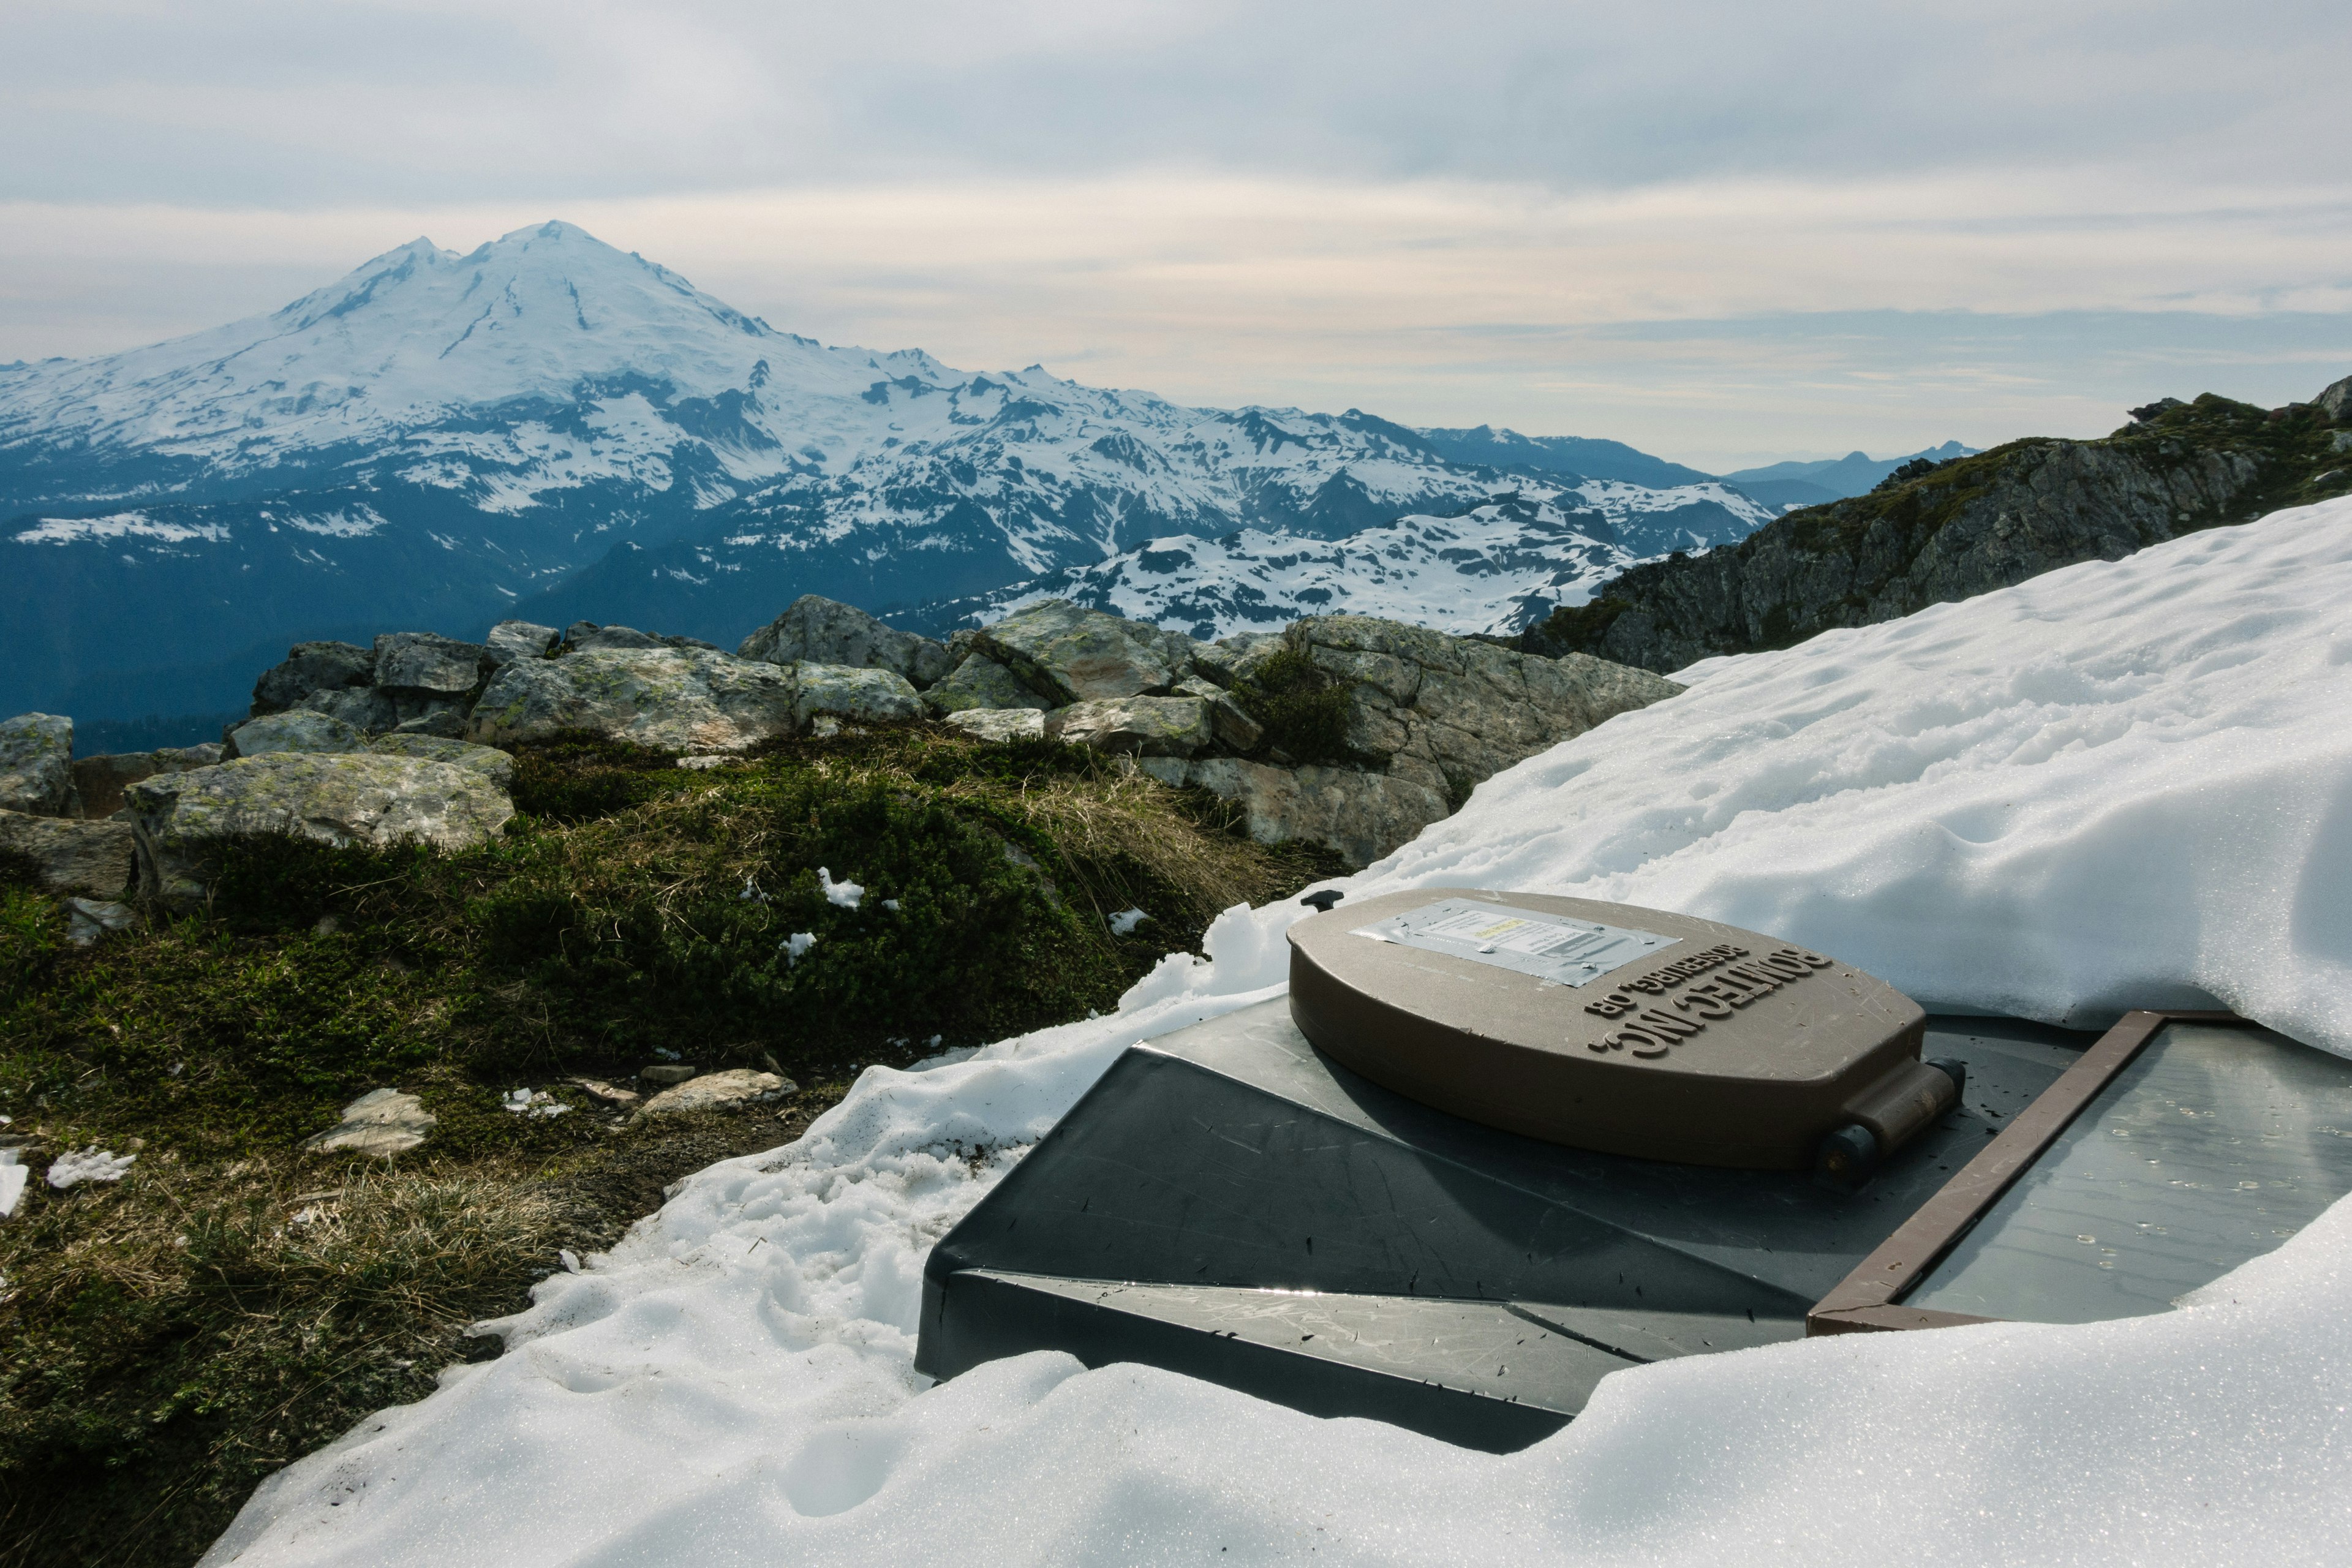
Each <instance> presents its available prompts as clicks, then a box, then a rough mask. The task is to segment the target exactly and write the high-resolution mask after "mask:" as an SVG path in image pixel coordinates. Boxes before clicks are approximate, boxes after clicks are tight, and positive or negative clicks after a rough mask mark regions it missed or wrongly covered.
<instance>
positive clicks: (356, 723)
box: [295, 686, 400, 735]
mask: <svg viewBox="0 0 2352 1568" xmlns="http://www.w3.org/2000/svg"><path fill="white" fill-rule="evenodd" d="M295 706H296V707H297V708H299V709H302V710H305V711H307V712H311V713H324V714H326V715H327V716H328V717H329V718H331V719H340V720H341V721H343V722H344V723H346V724H349V725H350V726H351V727H352V729H354V730H357V731H360V732H361V733H362V734H367V735H376V734H381V733H383V731H386V730H389V729H391V728H392V727H393V726H394V725H395V724H397V723H399V722H400V704H399V703H398V702H396V701H394V700H393V695H392V693H391V692H389V691H383V690H379V689H377V688H375V687H373V686H347V687H344V688H342V689H340V690H335V691H313V692H312V693H310V696H308V697H305V698H304V699H302V700H301V701H299V702H298V703H296V704H295Z"/></svg>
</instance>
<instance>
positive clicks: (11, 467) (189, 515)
mask: <svg viewBox="0 0 2352 1568" xmlns="http://www.w3.org/2000/svg"><path fill="white" fill-rule="evenodd" d="M1571 463H1580V464H1582V465H1583V468H1581V469H1577V470H1573V471H1570V470H1568V469H1565V468H1563V467H1562V466H1563V465H1568V464H1571ZM1531 476H1533V477H1537V478H1540V479H1543V480H1545V481H1546V482H1549V483H1552V484H1556V485H1559V486H1564V487H1570V488H1573V485H1572V484H1571V480H1573V481H1574V483H1575V484H1586V483H1588V482H1589V483H1596V484H1603V485H1617V486H1622V487H1631V488H1632V489H1648V490H1657V489H1672V490H1677V491H1679V490H1685V489H1689V488H1690V487H1692V486H1694V485H1702V484H1703V483H1705V482H1707V481H1705V480H1704V476H1696V471H1695V470H1689V469H1685V468H1681V467H1680V466H1678V465H1674V464H1668V463H1664V461H1663V460H1661V459H1657V458H1651V457H1648V456H1647V455H1646V454H1643V453H1639V452H1636V451H1634V450H1633V448H1632V447H1624V446H1622V445H1621V444H1619V443H1615V442H1607V441H1589V440H1582V439H1579V438H1572V437H1547V438H1533V437H1522V436H1519V435H1517V433H1515V432H1511V431H1507V430H1497V429H1495V428H1493V427H1490V426H1479V427H1476V428H1475V429H1471V430H1430V431H1423V430H1414V429H1412V428H1409V427H1407V426H1402V425H1398V424H1395V423H1392V422H1391V421H1388V420H1384V419H1381V418H1379V417H1377V416H1372V415H1369V414H1365V413H1362V412H1360V411H1359V410H1354V409H1350V410H1349V411H1347V412H1346V413H1343V414H1339V415H1329V414H1313V413H1306V412H1302V411H1300V410H1297V409H1275V408H1260V407H1249V408H1241V409H1232V410H1223V409H1203V408H1190V407H1185V406H1182V405H1176V404H1171V403H1169V402H1167V401H1166V400H1164V399H1161V398H1158V397H1155V396H1152V395H1150V394H1147V393H1138V392H1121V391H1113V390H1107V389H1100V388H1094V387H1087V386H1082V385H1079V384H1076V383H1072V382H1067V381H1064V380H1062V379H1060V378H1058V377H1056V376H1054V375H1052V374H1048V373H1047V372H1045V370H1044V369H1042V368H1040V367H1038V366H1034V365H1033V366H1031V367H1030V368H1029V369H1027V370H1024V371H1019V372H1005V373H989V374H972V373H969V372H964V371H959V370H954V369H951V368H950V367H948V366H946V365H944V364H941V363H940V362H938V361H937V360H935V359H933V358H932V357H931V356H930V355H929V354H927V353H922V352H920V351H919V350H900V351H897V352H892V353H882V352H877V351H871V350H866V349H859V348H844V347H833V346H827V345H825V344H822V343H819V342H816V341H814V339H810V338H806V337H802V336H799V335H796V334H794V333H791V332H786V331H778V330H777V329H775V328H774V327H772V326H771V325H769V324H768V323H767V322H766V321H761V319H759V318H758V317H755V316H751V315H748V314H745V313H744V312H742V311H740V310H735V309H734V308H732V307H731V306H729V305H727V304H726V303H725V302H724V301H722V300H717V299H715V298H713V297H712V296H710V295H708V294H705V293H703V292H702V291H701V290H699V289H696V288H695V287H694V286H693V285H692V284H691V283H689V282H688V280H687V279H684V278H681V277H679V276H678V275H677V274H676V273H674V272H671V271H670V270H668V269H667V268H663V267H660V266H658V265H656V263H653V262H650V261H647V260H646V259H644V258H641V257H637V256H635V255H629V254H625V253H623V252H621V251H618V250H615V249H614V248H613V247H610V246H606V245H604V244H603V243H602V242H600V241H598V240H596V239H595V238H594V237H592V236H590V235H588V234H586V233H585V232H583V231H582V230H580V229H578V228H576V227H573V226H571V225H568V224H562V223H549V224H543V225H540V226H534V227H530V228H526V229H519V230H517V231H515V232H514V233H512V234H509V235H507V236H505V237H502V238H500V239H499V240H496V241H494V242H492V243H489V244H487V245H484V246H481V247H478V248H477V249H475V250H473V251H471V252H468V253H466V254H463V255H461V254H459V253H457V252H455V251H450V250H444V249H441V248H439V247H435V246H434V245H432V244H431V243H430V242H429V241H426V240H422V239H420V240H416V241H414V242H412V243H410V244H408V245H404V246H401V247H397V248H395V249H394V250H391V251H387V252H386V253H384V254H383V255H382V256H379V257H377V258H374V259H373V260H371V261H369V262H367V263H366V264H364V265H363V266H362V267H360V268H356V269H355V270H353V271H352V273H350V274H349V275H348V276H346V277H344V278H342V279H339V280H338V281H336V282H334V283H332V284H330V285H328V286H327V287H325V288H323V289H317V290H314V291H313V292H311V293H310V294H308V295H305V296H304V297H303V298H301V299H299V300H296V301H294V302H293V303H291V304H289V305H288V306H287V307H285V308H284V309H282V310H278V311H274V312H272V313H270V314H268V315H266V316H260V317H255V318H252V319H249V320H247V321H240V322H235V323H231V324H229V325H227V326H224V327H219V328H215V329H213V330H211V331H205V332H198V333H195V334H193V335H191V336H189V337H184V338H181V339H177V340H174V341H173V342H166V343H160V344H156V345H153V346H152V347H149V348H143V349H138V350H133V351H131V352H129V353H120V354H113V355H109V356H105V357H103V358H99V359H90V360H70V361H69V360H47V361H42V362H39V363H29V364H28V363H18V364H14V365H7V366H0V563H5V569H0V626H5V628H6V636H7V652H8V655H9V657H8V658H6V659H5V660H0V711H14V710H19V709H23V708H27V707H44V708H49V709H56V710H65V711H69V712H73V713H76V714H77V715H78V716H83V717H89V718H109V717H112V718H126V719H127V718H132V717H136V716H137V715H140V714H142V713H152V712H163V713H170V712H195V711H217V710H222V709H224V708H226V707H228V706H233V705H235V704H236V701H238V700H240V699H241V696H242V693H241V691H240V689H239V688H240V686H241V684H242V682H243V681H244V680H246V679H247V678H248V677H249V674H250V672H251V670H252V669H254V668H257V667H258V666H260V665H265V664H268V663H269V662H272V661H274V660H275V659H276V658H278V657H279V655H280V653H281V652H282V650H283V649H284V647H286V646H287V645H288V644H289V643H290V642H292V641H295V640H298V639H301V638H309V637H337V636H352V635H361V634H364V633H366V632H369V631H371V630H374V629H380V628H382V627H383V626H386V625H390V624H397V625H404V626H432V627H436V628H438V629H441V630H444V631H447V632H451V633H456V634H459V635H467V636H471V635H478V633H479V632H480V630H481V629H482V628H484V627H486V626H488V624H489V623H490V622H492V621H494V620H497V619H499V618H502V617H503V616H509V615H516V614H520V615H525V616H531V617H533V618H536V619H540V620H544V621H551V622H554V623H556V624H563V623H564V622H566V621H568V620H571V619H573V618H578V617H583V616H584V617H587V618H591V619H595V620H599V621H604V622H623V623H626V624H633V625H646V626H661V627H663V628H665V629H667V630H670V631H675V632H681V633H687V634H689V635H694V636H699V637H709V638H710V639H712V640H714V641H719V642H731V641H732V640H733V639H735V638H736V637H740V635H742V633H743V632H744V631H746V630H747V629H749V628H750V627H751V626H755V625H757V624H759V623H760V622H761V621H763V620H765V619H767V618H768V617H769V616H772V615H773V614H774V613H775V612H776V610H777V609H778V607H779V606H781V605H782V604H784V603H786V602H789V600H791V599H792V598H793V597H794V596H796V595H799V594H801V593H803V592H814V593H820V594H824V595H827V596H830V597H835V598H839V599H845V600H848V601H850V602H853V603H856V604H860V605H866V606H869V607H871V608H875V609H877V610H887V609H889V608H892V607H893V606H898V607H908V606H914V605H925V604H931V603H936V602H939V601H940V600H943V599H948V598H954V597H957V596H969V595H979V594H985V593H992V592H993V591H995V590H997V589H999V588H1002V587H1003V586H1004V585H1006V584H1015V583H1021V582H1024V581H1027V580H1030V579H1034V578H1036V577H1039V576H1041V575H1043V574H1051V573H1055V572H1057V571H1062V570H1065V569H1073V568H1080V567H1086V566H1088V565H1091V564H1093V563H1098V562H1102V561H1106V560H1109V559H1115V558H1117V557H1118V556H1120V555H1121V554H1123V553H1126V552H1132V551H1134V550H1136V549H1138V548H1139V547H1141V546H1143V545H1144V544H1146V543H1147V542H1149V541H1151V540H1154V539H1158V538H1163V537H1170V536H1176V535H1182V536H1186V537H1192V538H1197V539H1214V538H1218V537H1221V536H1223V535H1226V534H1231V533H1234V532H1235V531H1251V530H1255V531H1259V532H1262V533H1269V534H1279V535H1282V536H1284V537H1286V538H1297V539H1303V540H1310V541H1317V540H1330V539H1335V538H1339V537H1340V536H1343V535H1346V534H1349V533H1351V532H1353V531H1357V530H1359V529H1362V528H1365V527H1367V526H1370V525H1374V524H1385V523H1387V522H1389V521H1392V520H1395V519H1398V518H1435V517H1444V516H1447V515H1459V514H1463V513H1465V512H1467V511H1469V510H1474V509H1475V508H1478V507H1480V506H1483V505H1485V504H1486V503H1487V502H1488V501H1489V500H1490V499H1491V498H1493V497H1495V496H1496V495H1498V494H1503V493H1507V492H1509V491H1511V490H1513V489H1515V487H1517V486H1518V485H1520V484H1521V483H1523V482H1524V481H1525V480H1526V479H1528V478H1529V477H1531ZM1686 476H1687V477H1686ZM1666 480H1672V481H1675V482H1674V483H1673V484H1671V485H1666V484H1664V483H1663V482H1662V481H1666ZM1628 494H1629V495H1630V494H1631V489H1629V491H1628ZM1717 494H1718V495H1719V497H1730V496H1733V495H1734V494H1736V492H1734V491H1732V490H1729V489H1724V488H1723V487H1720V486H1717ZM1586 500H1587V501H1588V502H1590V501H1591V496H1590V495H1588V496H1587V498H1586ZM1686 500H1688V498H1686ZM1643 504H1647V503H1643ZM1675 504H1677V505H1679V504H1685V503H1684V502H1677V503H1675ZM1707 504H1709V505H1716V506H1717V508H1718V510H1721V507H1720V502H1719V500H1718V501H1717V502H1709V503H1707ZM1747 504H1748V503H1746V502H1745V501H1744V500H1743V501H1740V502H1739V503H1738V507H1744V506H1746V505H1747ZM1738 507H1734V508H1733V509H1732V510H1733V511H1737V510H1738ZM1603 510H1604V511H1605V510H1606V509H1605V508H1604V509H1603ZM1633 510H1640V509H1639V508H1633ZM1743 515H1744V514H1743ZM1730 516H1731V512H1723V513H1722V515H1720V516H1717V515H1715V514H1712V513H1710V514H1709V521H1706V522H1705V523H1704V524H1703V525H1700V526H1696V527H1695V528H1693V529H1691V530H1685V531H1686V532H1689V533H1691V534H1692V535H1693V536H1694V537H1699V536H1704V537H1706V538H1709V539H1716V538H1718V537H1720V536H1722V535H1723V534H1724V532H1725V528H1726V526H1729V525H1728V524H1727V521H1726V520H1727V519H1728V518H1729V517H1730ZM1738 526H1746V525H1745V524H1739V525H1738Z"/></svg>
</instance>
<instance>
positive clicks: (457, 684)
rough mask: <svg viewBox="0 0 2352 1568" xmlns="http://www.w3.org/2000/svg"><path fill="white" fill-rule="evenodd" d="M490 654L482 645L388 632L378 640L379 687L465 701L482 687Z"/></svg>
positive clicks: (452, 639)
mask: <svg viewBox="0 0 2352 1568" xmlns="http://www.w3.org/2000/svg"><path fill="white" fill-rule="evenodd" d="M488 654H489V650H488V649H487V648H485V647H483V646H482V645H481V644H480V643H477V642H458V641H457V640H456V639H455V638H453V637H436V636H435V635H434V634H433V633H431V632H385V633H383V634H382V635H381V636H379V637H377V638H376V639H375V684H376V685H378V686H381V687H385V688H388V689H392V690H395V691H409V692H415V693H417V694H419V695H420V696H441V697H462V696H464V695H466V694H467V693H468V692H470V691H472V690H473V689H474V688H475V687H476V686H478V685H479V684H480V683H481V679H482V666H483V663H484V662H485V660H486V659H487V658H488ZM410 716H411V715H409V714H407V713H403V714H402V715H401V717H402V718H404V719H405V718H408V717H410Z"/></svg>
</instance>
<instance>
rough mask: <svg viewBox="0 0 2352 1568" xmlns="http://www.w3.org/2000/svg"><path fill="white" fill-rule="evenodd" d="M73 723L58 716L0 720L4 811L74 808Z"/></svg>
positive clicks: (50, 812)
mask: <svg viewBox="0 0 2352 1568" xmlns="http://www.w3.org/2000/svg"><path fill="white" fill-rule="evenodd" d="M73 805H74V794H73V721H72V720H70V719H66V718H61V717H59V716H58V715H57V714H55V713H19V714H17V715H16V717H15V718H14V719H5V720H0V811H23V812H29V813H31V814H33V815H34V816H67V815H68V814H69V813H70V812H71V811H72V810H73Z"/></svg>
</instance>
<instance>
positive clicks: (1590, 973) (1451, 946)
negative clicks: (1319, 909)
mask: <svg viewBox="0 0 2352 1568" xmlns="http://www.w3.org/2000/svg"><path fill="white" fill-rule="evenodd" d="M1354 934H1355V935H1357V936H1362V937H1370V938H1371V939H1372V940H1373V941H1375V942H1397V943H1400V944H1402V946H1405V947H1413V948H1419V949H1420V950H1421V951H1422V952H1443V953H1446V954H1448V955H1450V956H1452V957H1454V958H1466V959H1468V960H1469V961H1470V962H1471V963H1484V964H1489V965H1491V966H1493V967H1494V968H1496V969H1508V970H1511V971H1513V972H1514V973H1519V974H1532V975H1534V976H1536V977H1537V978H1538V979H1541V980H1549V981H1554V982H1556V983H1558V984H1562V985H1582V984H1586V983H1587V982H1589V981H1593V980H1598V979H1600V978H1601V976H1602V975H1604V974H1608V973H1613V972H1614V971H1616V970H1619V969H1622V968H1623V967H1624V966H1625V965H1627V964H1629V963H1634V962H1636V961H1637V960H1640V959H1644V958H1649V957H1652V956H1654V955H1655V954H1656V953H1658V952H1663V951H1664V950H1665V949H1667V948H1669V947H1672V946H1674V945H1675V943H1676V942H1679V941H1680V940H1681V938H1679V937H1670V936H1659V935H1658V934H1656V933H1655V932H1654V931H1632V930H1628V929H1627V928H1625V927H1623V926H1612V925H1601V924H1599V923H1597V922H1595V921H1582V920H1577V919H1575V918H1573V917H1571V916H1569V915H1554V914H1546V913H1543V912H1541V911H1540V910H1522V909H1514V908H1512V907H1511V906H1510V905H1507V904H1486V903H1479V902H1477V901H1476V900H1470V899H1444V900H1439V901H1438V902H1436V903H1433V904H1424V905H1423V906H1422V907H1421V908H1420V909H1417V910H1407V911H1406V912H1405V913H1403V914H1401V915H1393V916H1391V917H1390V918H1389V919H1387V920H1384V921H1376V922H1375V923H1373V924H1371V925H1368V926H1359V927H1357V928H1356V930H1355V932H1354Z"/></svg>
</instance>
